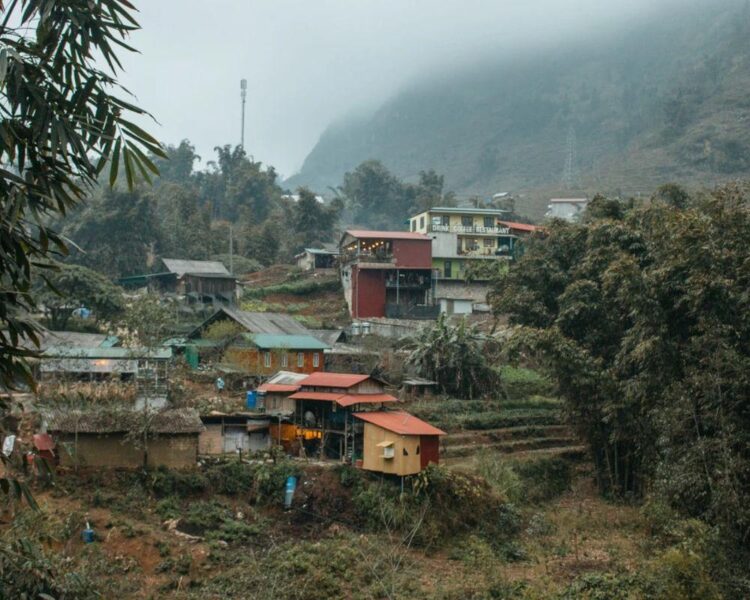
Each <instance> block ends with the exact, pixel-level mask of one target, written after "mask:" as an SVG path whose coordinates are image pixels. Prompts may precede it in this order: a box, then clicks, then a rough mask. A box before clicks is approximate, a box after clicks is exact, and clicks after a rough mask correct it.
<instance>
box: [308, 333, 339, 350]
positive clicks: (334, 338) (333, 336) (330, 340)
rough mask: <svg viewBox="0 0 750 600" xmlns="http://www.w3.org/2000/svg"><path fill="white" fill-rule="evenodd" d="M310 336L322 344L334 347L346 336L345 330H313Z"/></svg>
mask: <svg viewBox="0 0 750 600" xmlns="http://www.w3.org/2000/svg"><path fill="white" fill-rule="evenodd" d="M310 335H311V336H313V337H315V338H318V339H319V340H320V341H321V342H323V343H325V344H328V346H329V347H333V345H334V344H336V343H338V342H339V341H340V340H341V337H342V336H343V335H344V330H343V329H311V330H310Z"/></svg>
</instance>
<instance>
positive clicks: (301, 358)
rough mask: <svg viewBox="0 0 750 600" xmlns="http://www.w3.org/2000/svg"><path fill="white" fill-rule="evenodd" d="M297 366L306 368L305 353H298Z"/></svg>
mask: <svg viewBox="0 0 750 600" xmlns="http://www.w3.org/2000/svg"><path fill="white" fill-rule="evenodd" d="M297 366H298V367H304V366H305V353H304V352H297Z"/></svg>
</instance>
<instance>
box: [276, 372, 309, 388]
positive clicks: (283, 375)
mask: <svg viewBox="0 0 750 600" xmlns="http://www.w3.org/2000/svg"><path fill="white" fill-rule="evenodd" d="M306 378H307V374H305V373H295V372H293V371H278V372H277V373H276V374H275V375H273V376H272V377H271V378H270V379H269V380H268V381H266V383H283V384H293V385H296V384H297V383H299V382H300V381H302V380H303V379H306Z"/></svg>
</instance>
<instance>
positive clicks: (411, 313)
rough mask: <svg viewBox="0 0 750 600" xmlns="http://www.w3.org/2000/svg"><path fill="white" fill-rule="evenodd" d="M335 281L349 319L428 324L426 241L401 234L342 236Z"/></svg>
mask: <svg viewBox="0 0 750 600" xmlns="http://www.w3.org/2000/svg"><path fill="white" fill-rule="evenodd" d="M339 250H340V256H339V261H340V264H341V279H342V284H343V287H344V293H345V296H346V300H347V303H348V304H349V310H350V312H351V315H352V317H354V318H355V319H362V318H368V317H391V318H403V319H434V318H435V317H437V314H438V313H439V307H436V306H435V305H434V301H433V298H434V295H433V281H432V270H431V266H432V239H431V238H430V237H429V236H427V235H424V234H422V233H413V232H407V231H363V230H357V229H352V230H348V231H347V232H346V233H344V235H343V237H342V238H341V243H340V244H339Z"/></svg>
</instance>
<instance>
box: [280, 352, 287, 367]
mask: <svg viewBox="0 0 750 600" xmlns="http://www.w3.org/2000/svg"><path fill="white" fill-rule="evenodd" d="M281 366H282V367H288V366H289V355H288V354H287V353H286V352H284V353H283V354H282V355H281Z"/></svg>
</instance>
